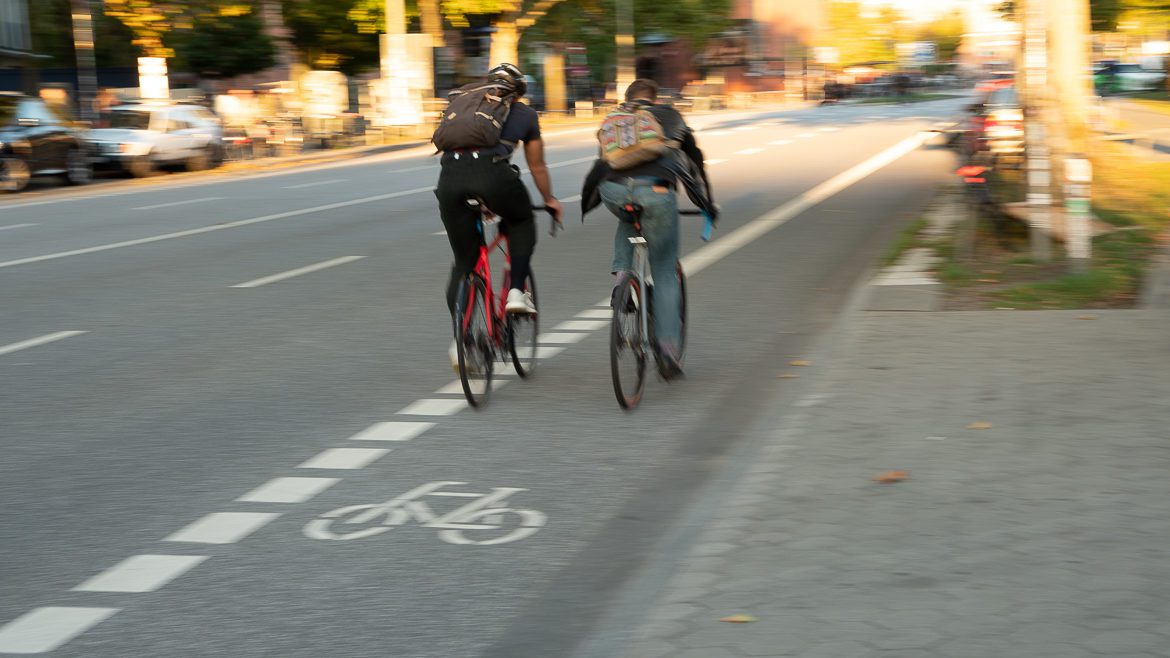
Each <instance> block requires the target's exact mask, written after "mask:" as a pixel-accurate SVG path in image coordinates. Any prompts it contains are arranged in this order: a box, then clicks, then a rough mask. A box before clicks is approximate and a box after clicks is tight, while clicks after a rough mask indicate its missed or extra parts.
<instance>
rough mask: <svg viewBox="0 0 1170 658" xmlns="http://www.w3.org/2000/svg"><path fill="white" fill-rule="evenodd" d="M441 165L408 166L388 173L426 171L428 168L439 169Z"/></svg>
mask: <svg viewBox="0 0 1170 658" xmlns="http://www.w3.org/2000/svg"><path fill="white" fill-rule="evenodd" d="M438 168H439V165H422V166H421V167H407V168H406V169H391V170H390V171H388V172H386V173H388V174H408V173H410V172H412V171H426V170H427V169H438Z"/></svg>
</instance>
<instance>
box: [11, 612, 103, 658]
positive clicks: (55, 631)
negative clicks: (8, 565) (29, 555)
mask: <svg viewBox="0 0 1170 658" xmlns="http://www.w3.org/2000/svg"><path fill="white" fill-rule="evenodd" d="M118 610H120V608H73V607H68V608H67V607H48V608H37V609H35V610H31V611H29V612H26V613H24V614H23V615H21V616H19V617H17V618H16V619H13V620H12V621H10V622H8V623H7V624H5V625H4V626H3V627H0V653H18V654H30V653H47V652H49V651H52V650H53V649H56V648H57V647H59V646H61V645H63V644H65V643H66V642H68V641H69V640H72V639H73V638H75V637H77V636H78V635H81V634H82V633H84V632H86V631H87V630H89V629H90V628H93V627H94V626H96V625H97V624H100V623H101V622H102V621H104V620H105V619H107V618H108V617H109V616H110V615H112V614H114V613H115V612H117V611H118Z"/></svg>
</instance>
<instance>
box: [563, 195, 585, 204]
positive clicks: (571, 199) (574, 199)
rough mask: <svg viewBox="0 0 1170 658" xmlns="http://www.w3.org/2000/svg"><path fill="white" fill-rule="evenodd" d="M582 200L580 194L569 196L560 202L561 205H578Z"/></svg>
mask: <svg viewBox="0 0 1170 658" xmlns="http://www.w3.org/2000/svg"><path fill="white" fill-rule="evenodd" d="M580 200H581V195H580V194H574V195H573V196H567V197H565V198H563V199H559V201H560V202H561V203H576V202H578V201H580Z"/></svg>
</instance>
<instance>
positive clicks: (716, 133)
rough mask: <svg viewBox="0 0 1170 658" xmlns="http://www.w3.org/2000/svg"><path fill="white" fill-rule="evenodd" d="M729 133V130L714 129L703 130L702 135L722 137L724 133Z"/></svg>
mask: <svg viewBox="0 0 1170 658" xmlns="http://www.w3.org/2000/svg"><path fill="white" fill-rule="evenodd" d="M730 134H731V131H730V130H716V131H714V132H707V131H703V136H704V137H723V136H724V135H730Z"/></svg>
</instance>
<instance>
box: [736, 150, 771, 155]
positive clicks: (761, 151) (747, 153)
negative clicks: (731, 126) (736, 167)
mask: <svg viewBox="0 0 1170 658" xmlns="http://www.w3.org/2000/svg"><path fill="white" fill-rule="evenodd" d="M763 152H764V149H743V150H742V151H736V152H735V154H736V155H755V154H757V153H763Z"/></svg>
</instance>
